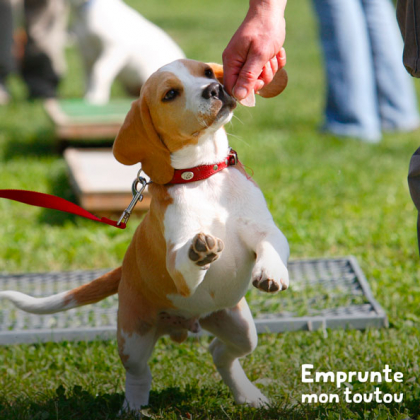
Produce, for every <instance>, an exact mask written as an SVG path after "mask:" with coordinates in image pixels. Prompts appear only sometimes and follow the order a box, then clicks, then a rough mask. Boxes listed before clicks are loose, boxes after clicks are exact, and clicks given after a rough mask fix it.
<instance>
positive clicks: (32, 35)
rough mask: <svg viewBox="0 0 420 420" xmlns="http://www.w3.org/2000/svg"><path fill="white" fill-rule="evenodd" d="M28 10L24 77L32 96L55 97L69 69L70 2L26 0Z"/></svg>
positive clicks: (23, 66) (61, 0)
mask: <svg viewBox="0 0 420 420" xmlns="http://www.w3.org/2000/svg"><path fill="white" fill-rule="evenodd" d="M24 11H25V22H26V31H27V35H28V42H27V44H26V47H25V54H24V58H23V62H22V76H23V78H24V79H25V82H26V83H27V85H28V88H29V95H30V97H34V98H37V97H41V98H48V97H54V96H56V91H57V87H58V83H59V81H60V78H61V76H62V75H63V73H64V69H65V61H64V45H65V37H66V33H65V28H66V21H67V13H66V12H67V10H66V5H65V3H64V1H63V0H25V2H24Z"/></svg>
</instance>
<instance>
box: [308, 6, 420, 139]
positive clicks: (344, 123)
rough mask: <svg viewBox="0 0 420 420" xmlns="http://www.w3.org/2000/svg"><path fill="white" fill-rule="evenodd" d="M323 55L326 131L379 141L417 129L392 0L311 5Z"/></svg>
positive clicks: (414, 98) (414, 105)
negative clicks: (384, 134) (393, 133)
mask: <svg viewBox="0 0 420 420" xmlns="http://www.w3.org/2000/svg"><path fill="white" fill-rule="evenodd" d="M313 2H314V5H315V10H316V12H317V15H318V20H319V29H320V37H321V44H322V48H323V51H324V55H325V67H326V76H327V86H328V88H327V91H328V93H327V101H326V110H325V123H324V126H323V128H324V129H325V131H329V132H332V133H334V134H336V135H339V136H351V137H357V138H360V139H362V140H365V141H369V142H377V141H379V140H380V138H381V131H382V130H384V131H410V130H413V129H415V128H417V127H418V126H419V121H420V120H419V115H418V111H417V100H416V96H415V91H414V87H413V84H412V81H411V80H410V76H409V75H408V74H407V73H406V71H405V69H404V66H403V64H402V51H403V44H402V40H401V35H400V31H399V29H398V26H397V21H396V17H395V11H394V8H393V5H392V3H391V1H390V0H313Z"/></svg>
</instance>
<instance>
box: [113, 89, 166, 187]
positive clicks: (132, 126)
mask: <svg viewBox="0 0 420 420" xmlns="http://www.w3.org/2000/svg"><path fill="white" fill-rule="evenodd" d="M112 151H113V153H114V156H115V158H116V159H117V160H118V162H120V163H122V164H124V165H134V164H136V163H139V162H140V163H141V166H142V170H143V171H144V172H145V173H146V174H147V175H148V176H149V177H150V179H151V180H152V181H153V182H155V183H157V184H166V183H168V182H170V180H171V179H172V177H173V174H174V169H173V168H172V166H171V156H170V152H169V150H168V149H167V148H166V146H165V145H164V144H163V143H162V141H161V140H160V138H159V135H158V134H157V132H156V130H155V127H154V126H153V122H152V118H151V116H150V111H149V106H148V104H147V100H146V94H145V93H144V92H142V93H141V94H140V99H138V100H136V101H134V102H133V103H132V105H131V109H130V111H129V112H128V114H127V116H126V117H125V121H124V123H123V125H122V126H121V128H120V131H119V132H118V134H117V137H116V138H115V141H114V146H113V150H112Z"/></svg>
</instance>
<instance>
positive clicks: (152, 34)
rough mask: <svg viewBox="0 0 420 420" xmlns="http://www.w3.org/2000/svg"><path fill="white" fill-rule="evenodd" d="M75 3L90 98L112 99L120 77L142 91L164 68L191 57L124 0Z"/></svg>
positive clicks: (72, 0) (74, 0) (75, 0)
mask: <svg viewBox="0 0 420 420" xmlns="http://www.w3.org/2000/svg"><path fill="white" fill-rule="evenodd" d="M70 3H71V5H72V9H73V14H74V30H75V33H76V36H77V40H78V44H79V46H80V51H81V53H82V57H83V62H84V66H85V71H86V79H87V89H86V94H85V99H86V100H87V101H88V102H90V103H93V104H98V105H100V104H105V103H107V102H108V100H109V96H110V90H111V85H112V83H113V81H114V79H116V78H117V79H118V80H119V81H120V82H121V83H122V84H123V86H124V87H125V89H126V90H127V92H128V93H130V94H132V95H138V94H139V92H140V88H141V86H142V85H143V84H144V82H145V81H146V80H147V79H148V78H149V76H150V75H151V74H152V73H154V72H155V71H156V70H157V69H158V68H160V67H162V66H163V65H164V64H166V63H169V62H171V61H173V60H177V59H179V58H184V57H185V55H184V53H183V52H182V50H181V49H180V47H179V46H178V45H177V44H176V43H175V42H174V41H173V40H172V39H171V38H170V36H169V35H168V34H166V33H165V32H164V31H163V30H162V29H161V28H159V27H158V26H156V25H155V24H153V23H152V22H150V21H148V20H147V19H145V18H144V17H143V16H141V15H140V14H139V13H138V12H137V11H135V10H134V9H132V8H131V7H129V6H127V5H126V4H125V3H124V2H123V1H122V0H70Z"/></svg>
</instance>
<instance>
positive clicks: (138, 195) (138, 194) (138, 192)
mask: <svg viewBox="0 0 420 420" xmlns="http://www.w3.org/2000/svg"><path fill="white" fill-rule="evenodd" d="M140 174H141V169H140V170H139V171H138V173H137V178H136V179H135V180H134V181H133V184H132V185H131V192H132V194H133V199H132V200H131V203H130V204H129V205H128V207H127V208H126V209H125V210H124V212H123V214H122V215H121V217H120V219H119V220H118V223H117V226H119V225H120V224H121V223H125V224H127V222H128V219H129V218H130V216H131V212H132V211H133V209H134V207H135V206H136V204H137V203H138V202H139V201H142V200H143V191H144V190H145V188H146V187H147V185H148V184H150V182H147V180H146V179H145V178H143V177H141V176H140ZM139 184H141V187H140V189H137V188H138V186H139Z"/></svg>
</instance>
